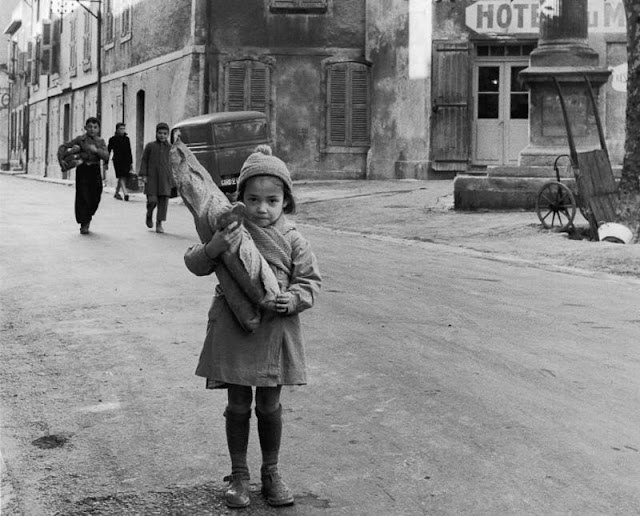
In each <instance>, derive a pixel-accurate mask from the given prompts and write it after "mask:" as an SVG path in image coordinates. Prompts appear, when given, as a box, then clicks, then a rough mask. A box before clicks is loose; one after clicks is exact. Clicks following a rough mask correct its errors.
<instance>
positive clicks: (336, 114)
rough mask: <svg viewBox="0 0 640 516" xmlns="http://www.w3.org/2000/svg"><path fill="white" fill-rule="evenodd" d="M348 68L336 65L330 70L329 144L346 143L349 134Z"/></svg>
mask: <svg viewBox="0 0 640 516" xmlns="http://www.w3.org/2000/svg"><path fill="white" fill-rule="evenodd" d="M346 109H347V70H346V68H345V67H337V66H334V67H332V68H330V70H329V115H328V121H329V145H345V144H346V136H347V127H346V122H347V117H346Z"/></svg>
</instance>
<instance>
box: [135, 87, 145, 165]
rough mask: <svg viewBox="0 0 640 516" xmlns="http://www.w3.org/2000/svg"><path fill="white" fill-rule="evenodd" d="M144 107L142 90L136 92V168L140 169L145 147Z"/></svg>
mask: <svg viewBox="0 0 640 516" xmlns="http://www.w3.org/2000/svg"><path fill="white" fill-rule="evenodd" d="M144 108H145V94H144V90H140V91H138V93H137V94H136V158H135V161H136V170H140V158H142V151H143V149H144Z"/></svg>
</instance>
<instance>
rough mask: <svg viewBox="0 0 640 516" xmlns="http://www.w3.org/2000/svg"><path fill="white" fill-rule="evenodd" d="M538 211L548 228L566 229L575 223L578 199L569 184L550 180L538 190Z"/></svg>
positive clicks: (539, 216)
mask: <svg viewBox="0 0 640 516" xmlns="http://www.w3.org/2000/svg"><path fill="white" fill-rule="evenodd" d="M536 213H537V214H538V218H539V219H540V222H542V225H543V226H544V227H545V228H546V229H555V228H557V230H558V231H565V230H566V229H568V228H569V227H571V226H572V225H573V218H574V217H575V216H576V199H575V197H574V196H573V193H572V192H571V190H569V188H568V187H567V186H565V185H563V184H562V183H558V182H556V181H549V182H548V183H545V184H544V185H542V188H540V191H539V192H538V199H537V201H536Z"/></svg>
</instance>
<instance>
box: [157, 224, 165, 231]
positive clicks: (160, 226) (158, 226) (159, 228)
mask: <svg viewBox="0 0 640 516" xmlns="http://www.w3.org/2000/svg"><path fill="white" fill-rule="evenodd" d="M156 233H164V228H163V227H162V222H157V223H156Z"/></svg>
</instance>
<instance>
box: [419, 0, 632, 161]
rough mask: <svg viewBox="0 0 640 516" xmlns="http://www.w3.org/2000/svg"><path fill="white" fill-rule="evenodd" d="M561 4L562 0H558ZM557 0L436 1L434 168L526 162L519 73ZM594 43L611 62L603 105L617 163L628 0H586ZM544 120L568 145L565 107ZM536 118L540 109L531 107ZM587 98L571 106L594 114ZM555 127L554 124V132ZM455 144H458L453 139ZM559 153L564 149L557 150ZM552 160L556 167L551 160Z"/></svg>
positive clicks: (603, 61) (526, 115) (526, 123)
mask: <svg viewBox="0 0 640 516" xmlns="http://www.w3.org/2000/svg"><path fill="white" fill-rule="evenodd" d="M560 1H561V0H560ZM554 9H558V0H542V1H540V0H458V1H456V2H444V1H442V2H438V1H436V2H435V3H434V4H433V68H432V69H433V89H434V90H433V91H434V94H433V98H432V104H433V109H434V118H433V122H432V126H431V134H432V135H433V137H432V150H431V157H432V159H433V168H434V169H441V170H447V169H449V170H456V171H465V170H469V169H473V168H480V169H482V168H484V167H492V166H493V167H500V166H510V165H519V164H521V161H522V160H521V158H522V155H523V152H524V153H525V154H526V148H527V144H528V143H529V129H530V120H529V119H530V116H531V114H532V113H531V109H532V106H530V105H529V93H528V91H527V89H526V86H525V85H524V84H523V83H522V82H521V81H520V80H519V77H518V74H519V72H521V71H522V70H524V69H526V68H527V67H528V66H529V54H530V53H531V52H532V51H533V50H534V49H535V48H536V45H537V42H538V35H539V26H540V24H539V18H540V15H541V13H542V12H546V13H548V14H551V15H553V10H554ZM588 26H589V28H588V34H589V36H588V43H589V47H591V48H592V49H593V50H594V51H595V52H597V54H598V58H599V66H601V67H608V68H609V69H611V71H612V74H611V77H610V79H609V82H608V83H607V84H605V85H604V87H602V88H600V91H599V99H598V101H599V107H600V116H601V119H602V121H603V125H604V129H605V133H606V139H607V146H608V148H609V152H610V155H611V159H612V162H613V164H614V165H621V163H622V157H623V153H624V123H625V109H626V63H627V53H626V21H625V13H624V6H623V3H622V0H589V1H588ZM554 102H556V103H557V107H558V109H548V110H547V111H546V112H547V113H555V114H556V115H557V120H546V121H542V123H544V124H545V126H546V127H547V128H549V129H547V131H549V130H552V131H555V134H550V135H546V136H551V137H553V138H554V139H555V142H556V143H557V146H558V147H560V148H563V147H564V148H566V147H567V140H566V134H565V131H564V129H562V128H561V129H557V128H558V127H559V126H560V127H563V123H562V122H559V121H561V118H562V115H561V112H560V109H559V102H558V101H557V99H554ZM533 109H534V113H533V115H534V116H535V115H536V114H537V112H535V110H536V109H540V110H541V109H542V108H541V107H537V106H533ZM588 109H589V108H588V102H586V99H584V103H583V104H581V105H580V106H570V110H572V112H575V114H576V118H578V117H580V116H582V119H585V118H587V117H588V118H589V120H590V122H591V124H592V125H594V124H595V122H594V121H593V116H589V115H588V112H587V110H588ZM551 128H553V129H551ZM452 142H456V143H455V144H454V143H452ZM559 152H561V151H560V150H559ZM548 165H550V164H548Z"/></svg>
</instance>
